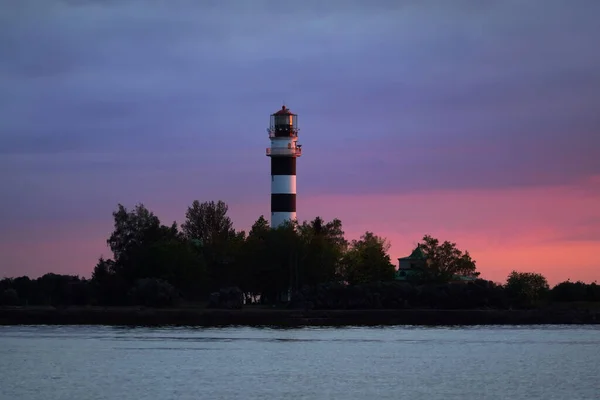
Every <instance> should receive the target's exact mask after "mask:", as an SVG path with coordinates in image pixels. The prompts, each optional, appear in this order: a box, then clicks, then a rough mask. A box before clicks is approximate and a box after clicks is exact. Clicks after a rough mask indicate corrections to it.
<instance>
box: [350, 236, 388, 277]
mask: <svg viewBox="0 0 600 400" xmlns="http://www.w3.org/2000/svg"><path fill="white" fill-rule="evenodd" d="M389 248H390V244H389V243H388V242H387V240H386V239H384V238H381V237H379V236H377V235H375V234H373V233H372V232H366V233H365V234H364V235H362V236H361V237H360V240H353V241H352V243H351V244H350V248H349V250H348V251H347V252H346V254H345V255H344V259H343V275H344V278H345V280H346V281H347V282H348V283H349V284H351V285H354V284H360V283H368V282H376V281H389V280H393V279H394V270H395V269H394V265H393V264H392V263H391V262H390V256H389V254H388V250H389Z"/></svg>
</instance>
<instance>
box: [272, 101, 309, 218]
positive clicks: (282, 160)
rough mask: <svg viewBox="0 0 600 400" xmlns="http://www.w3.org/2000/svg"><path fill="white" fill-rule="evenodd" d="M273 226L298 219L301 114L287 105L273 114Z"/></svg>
mask: <svg viewBox="0 0 600 400" xmlns="http://www.w3.org/2000/svg"><path fill="white" fill-rule="evenodd" d="M268 131H269V139H271V147H268V148H267V156H268V157H271V227H272V228H276V227H278V226H279V225H281V224H282V223H283V222H285V221H287V220H295V219H296V158H297V157H300V156H301V155H302V146H301V145H299V144H298V143H297V141H298V116H297V115H296V114H292V112H291V111H290V110H289V109H287V108H286V107H285V106H283V107H281V110H279V111H277V112H276V113H275V114H271V124H270V126H269V129H268Z"/></svg>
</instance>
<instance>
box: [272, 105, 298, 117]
mask: <svg viewBox="0 0 600 400" xmlns="http://www.w3.org/2000/svg"><path fill="white" fill-rule="evenodd" d="M273 115H294V114H292V112H291V111H290V109H289V108H286V106H281V110H279V111H277V112H276V113H275V114H273Z"/></svg>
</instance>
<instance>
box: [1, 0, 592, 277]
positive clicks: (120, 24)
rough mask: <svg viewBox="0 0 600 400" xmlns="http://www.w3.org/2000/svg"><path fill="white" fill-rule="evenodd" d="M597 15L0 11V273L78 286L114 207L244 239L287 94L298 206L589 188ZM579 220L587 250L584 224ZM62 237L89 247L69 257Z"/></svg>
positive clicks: (571, 10) (281, 9)
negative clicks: (310, 201)
mask: <svg viewBox="0 0 600 400" xmlns="http://www.w3.org/2000/svg"><path fill="white" fill-rule="evenodd" d="M599 15H600V1H597V0H563V1H559V0H539V1H535V0H530V1H520V0H502V1H500V0H498V1H491V0H489V1H488V0H470V1H467V0H464V1H461V0H452V1H448V0H439V1H434V0H431V1H427V0H424V1H400V0H396V1H393V0H390V1H368V2H367V1H358V0H356V1H350V0H345V1H341V0H340V1H333V0H330V1H294V2H292V1H285V0H278V1H261V0H251V1H243V0H239V1H191V0H190V1H177V0H170V1H158V0H157V1H141V0H140V1H130V0H114V1H108V0H106V1H99V0H98V1H92V0H88V1H84V0H71V1H53V0H38V1H33V0H19V1H5V2H2V3H0V88H1V89H0V183H1V185H2V192H1V193H2V194H1V196H0V221H1V224H0V243H1V244H2V245H3V246H2V247H1V249H2V252H3V257H4V258H5V260H0V263H5V264H0V276H2V275H16V274H19V273H21V272H23V273H28V274H34V275H35V274H39V273H43V272H46V271H48V270H60V271H80V272H81V273H82V274H84V275H88V274H89V270H91V268H92V267H93V263H94V259H95V258H97V256H98V255H99V254H100V253H101V252H104V253H106V251H105V250H104V248H103V246H104V242H103V240H104V238H105V237H106V236H107V234H108V232H109V231H110V228H111V222H112V221H111V216H110V213H111V211H112V210H113V209H114V208H115V206H116V204H117V203H118V202H122V203H123V204H125V205H127V206H132V205H133V204H135V203H137V202H143V203H145V204H147V205H148V206H149V207H150V208H151V209H153V210H155V211H156V212H157V214H158V215H159V216H160V217H161V218H162V219H163V220H164V222H170V221H172V220H173V219H177V220H179V221H181V219H182V217H183V214H184V212H185V207H186V206H187V205H189V204H190V203H191V202H192V201H193V200H194V199H199V200H201V201H204V200H217V199H223V200H225V201H227V202H228V203H229V204H230V205H231V208H232V212H233V215H234V216H235V218H236V219H235V222H236V223H237V225H239V227H240V228H247V227H248V225H249V224H250V223H251V222H252V221H253V220H254V219H256V217H258V215H259V214H261V213H264V214H266V215H267V214H268V210H269V203H268V201H269V162H268V159H267V158H266V157H265V154H264V150H265V147H266V146H268V138H267V136H266V130H265V129H266V128H267V126H268V122H269V114H270V113H272V112H274V111H276V110H277V109H279V108H280V107H281V104H282V101H285V103H286V104H287V105H288V106H289V107H290V108H291V109H292V111H294V112H296V113H298V114H299V126H300V128H301V131H300V138H301V141H300V142H301V143H302V144H303V148H304V155H303V156H302V158H301V159H300V160H299V166H298V195H299V206H301V205H302V203H301V198H300V197H301V196H305V198H318V197H319V196H329V197H333V198H344V196H346V197H345V198H347V199H348V200H347V201H352V199H353V196H364V195H369V196H377V195H385V196H394V195H412V194H424V193H437V192H440V191H445V192H448V191H450V192H461V191H478V190H479V191H494V190H513V189H522V190H528V189H535V188H542V189H543V188H553V187H569V185H574V184H577V183H579V182H582V181H585V182H588V181H589V180H592V181H593V182H595V184H594V185H591V184H586V185H587V186H585V185H584V186H585V187H586V188H588V189H589V190H590V191H592V192H593V193H594V194H596V193H598V191H597V190H596V189H597V188H598V186H599V184H598V180H597V179H596V177H598V176H600V112H599V111H598V108H599V106H600V51H599V50H598V43H599V39H600V23H599V22H598V16H599ZM594 179H596V180H594ZM336 196H337V197H336ZM515 206H517V205H515ZM315 207H316V206H315ZM413 207H417V205H413ZM599 208H600V206H599ZM319 210H320V209H319ZM579 211H580V210H573V213H574V218H575V219H578V221H579V220H580V222H581V224H588V225H590V226H591V228H590V229H587V230H585V232H586V240H591V241H600V215H596V214H594V215H593V218H598V219H591V217H590V216H589V215H587V214H586V215H579V214H578V212H579ZM315 212H317V208H313V209H309V208H305V209H301V208H300V209H299V210H298V213H299V218H301V219H307V218H312V217H314V216H315V215H314V214H315ZM327 212H329V213H330V214H331V216H334V215H335V213H336V212H337V210H336V205H335V204H331V205H330V208H329V211H327ZM369 212H370V210H368V209H362V210H361V213H362V214H363V215H364V216H366V217H367V218H368V216H369ZM410 212H411V211H410V209H405V210H395V211H390V213H391V214H393V215H391V216H390V218H391V219H392V220H394V218H395V219H396V220H398V221H401V220H402V218H403V217H402V213H410ZM449 212H450V213H451V212H452V211H451V210H450V211H449ZM490 212H491V213H493V210H492V211H490ZM561 212H564V210H562V211H561ZM340 213H342V214H343V212H342V211H340ZM339 216H340V217H341V218H342V220H343V221H345V219H344V215H339ZM430 222H431V221H430ZM347 228H351V227H347ZM372 229H373V230H375V231H376V232H377V230H378V226H376V224H374V226H373V227H372ZM490 229H493V227H490ZM565 229H566V228H565ZM350 230H351V229H350ZM388 231H389V229H388ZM69 232H70V233H69ZM574 232H575V231H574V230H573V229H571V230H569V231H568V232H567V230H565V237H567V236H570V235H573V234H574ZM577 232H579V231H577ZM423 233H425V232H423ZM69 235H71V236H69ZM86 235H87V236H86ZM69 237H71V240H74V239H75V238H81V237H88V238H90V241H91V240H92V238H93V240H95V243H96V244H97V246H96V247H94V246H91V247H90V248H89V249H87V250H85V255H82V256H81V257H79V258H77V259H72V258H71V257H70V256H69V255H68V251H69V250H68V246H69V240H70V239H69ZM49 238H56V242H55V243H54V242H53V243H54V244H52V245H51V247H52V248H53V249H54V250H55V251H58V252H60V253H62V254H64V255H63V256H62V258H61V257H58V258H57V257H55V258H53V260H54V261H52V262H46V261H44V256H43V254H40V252H41V251H42V250H41V249H43V248H46V247H47V246H50V245H49V244H48V240H49ZM59 239H60V240H59ZM418 239H419V237H416V238H415V239H414V240H418ZM449 239H452V238H451V237H450V238H449ZM25 243H27V246H29V247H24V244H25ZM16 244H19V245H18V246H17V245H16ZM468 244H469V243H465V245H466V247H469V246H468ZM410 245H411V243H409V244H407V245H402V246H401V247H395V248H396V249H397V252H400V253H401V252H405V251H406V249H407V246H408V247H410ZM44 246H46V247H44ZM26 248H29V249H31V250H29V251H28V250H24V249H26ZM397 255H398V256H400V255H402V254H397ZM475 258H477V257H476V254H475ZM81 260H85V263H88V264H86V265H80V264H77V263H82V262H84V261H81ZM599 265H600V264H599Z"/></svg>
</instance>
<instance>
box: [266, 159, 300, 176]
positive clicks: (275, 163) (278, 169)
mask: <svg viewBox="0 0 600 400" xmlns="http://www.w3.org/2000/svg"><path fill="white" fill-rule="evenodd" d="M271 175H296V157H271Z"/></svg>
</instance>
